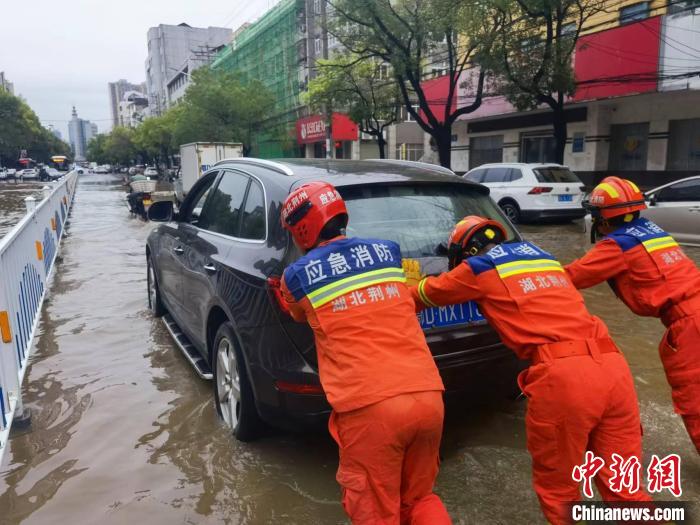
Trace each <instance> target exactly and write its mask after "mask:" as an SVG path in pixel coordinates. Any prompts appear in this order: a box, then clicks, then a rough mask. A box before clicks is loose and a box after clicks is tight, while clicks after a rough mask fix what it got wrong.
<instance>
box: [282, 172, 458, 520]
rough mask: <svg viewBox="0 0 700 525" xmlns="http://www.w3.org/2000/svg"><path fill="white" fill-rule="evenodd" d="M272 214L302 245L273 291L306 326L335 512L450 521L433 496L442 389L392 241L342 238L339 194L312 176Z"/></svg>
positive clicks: (342, 209)
mask: <svg viewBox="0 0 700 525" xmlns="http://www.w3.org/2000/svg"><path fill="white" fill-rule="evenodd" d="M281 218H282V225H283V226H284V227H285V228H286V229H287V230H289V231H290V232H291V233H292V236H293V238H294V242H295V243H296V244H297V246H298V247H299V248H301V249H302V250H303V251H304V252H305V255H304V256H302V257H301V258H300V259H299V260H297V261H296V262H294V263H293V264H291V265H290V266H288V267H287V269H286V270H285V272H284V277H283V279H282V293H283V295H284V298H285V300H286V301H287V303H288V305H289V308H290V311H291V313H292V316H293V317H294V319H295V320H297V321H306V322H308V323H309V325H310V326H311V328H312V329H313V331H314V336H315V339H316V351H317V354H318V368H319V375H320V379H321V384H322V386H323V389H324V391H325V393H326V396H327V398H328V401H329V403H330V405H331V407H332V408H333V412H332V414H331V418H330V421H329V430H330V433H331V435H332V436H333V438H334V439H335V441H336V442H337V443H338V446H339V448H340V464H339V467H338V472H337V476H336V478H337V480H338V483H339V484H340V486H341V487H342V492H343V498H342V499H343V507H344V508H345V511H346V513H347V514H348V515H349V516H350V518H351V519H352V522H353V523H361V524H394V523H396V524H398V523H402V524H403V523H406V524H408V523H411V524H430V525H435V524H437V525H440V524H444V523H451V521H450V517H449V515H448V514H447V511H446V509H445V507H444V505H443V504H442V502H441V501H440V498H438V496H437V495H435V494H434V493H433V484H434V482H435V478H436V476H437V473H438V461H439V455H438V454H439V447H440V439H441V436H442V420H443V410H444V408H443V401H442V392H443V390H444V387H443V385H442V380H441V379H440V375H439V373H438V370H437V367H436V366H435V362H434V361H433V358H432V356H431V354H430V350H429V349H428V345H427V343H426V341H425V337H424V335H423V332H422V330H421V328H420V325H419V323H418V319H417V318H416V314H415V307H414V303H413V299H412V298H411V294H410V292H409V290H408V288H407V287H406V285H405V281H406V278H405V276H404V272H403V270H402V268H401V251H400V249H399V246H398V245H397V244H396V243H394V242H392V241H385V240H379V239H359V238H352V239H350V238H346V237H345V236H344V231H345V227H346V225H347V222H348V214H347V209H346V207H345V203H344V202H343V199H342V198H341V197H340V195H339V194H338V192H337V191H336V190H335V188H334V187H333V186H331V185H330V184H327V183H323V182H312V183H310V184H305V185H304V186H302V187H300V188H298V189H297V190H295V191H293V192H292V193H291V194H290V195H289V196H288V197H287V199H286V200H285V203H284V205H283V208H282V217H281Z"/></svg>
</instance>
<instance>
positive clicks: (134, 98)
mask: <svg viewBox="0 0 700 525" xmlns="http://www.w3.org/2000/svg"><path fill="white" fill-rule="evenodd" d="M147 112H148V97H147V96H146V95H145V94H144V93H142V92H139V91H127V92H126V93H124V97H123V98H122V100H121V101H120V102H119V108H118V122H117V123H118V125H119V126H124V127H128V128H135V127H137V126H138V125H139V124H141V122H143V120H144V119H145V118H146V116H147Z"/></svg>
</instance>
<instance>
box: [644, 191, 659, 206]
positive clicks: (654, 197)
mask: <svg viewBox="0 0 700 525" xmlns="http://www.w3.org/2000/svg"><path fill="white" fill-rule="evenodd" d="M645 198H646V199H647V200H648V201H649V206H656V201H657V200H658V195H657V194H656V193H652V194H651V195H645Z"/></svg>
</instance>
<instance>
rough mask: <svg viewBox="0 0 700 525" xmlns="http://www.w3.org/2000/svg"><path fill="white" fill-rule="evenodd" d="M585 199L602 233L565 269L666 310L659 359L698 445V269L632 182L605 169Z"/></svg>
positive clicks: (633, 303) (585, 282)
mask: <svg viewBox="0 0 700 525" xmlns="http://www.w3.org/2000/svg"><path fill="white" fill-rule="evenodd" d="M584 205H585V206H586V207H587V208H589V209H590V211H591V215H592V218H593V226H592V231H591V241H592V242H594V241H595V236H596V235H600V236H602V239H601V240H600V241H598V242H597V243H596V245H595V246H594V247H593V248H592V249H591V250H590V251H589V252H588V253H587V254H586V255H584V256H583V257H582V258H580V259H578V260H576V261H574V262H572V263H571V264H569V265H567V266H566V267H565V269H566V271H567V273H568V274H569V277H570V278H571V280H572V282H573V283H574V285H575V286H576V287H577V288H589V287H591V286H594V285H596V284H598V283H601V282H603V281H608V283H610V286H611V287H612V289H613V291H614V292H615V294H616V295H617V296H618V297H619V298H620V299H622V301H623V302H624V303H625V304H626V305H627V306H628V307H629V308H630V310H632V311H633V312H634V313H636V314H637V315H643V316H649V317H659V318H661V321H662V322H663V324H664V325H665V326H666V333H665V334H664V337H663V339H662V340H661V344H660V346H659V355H660V356H661V362H662V363H663V365H664V370H665V371H666V378H667V379H668V382H669V384H670V385H671V392H672V396H673V403H674V406H675V409H676V412H678V413H679V414H680V415H681V416H682V417H683V421H684V422H685V426H686V429H687V430H688V434H689V435H690V438H691V439H692V440H693V443H694V444H695V447H696V448H697V450H698V453H700V271H698V268H697V266H695V263H693V261H692V260H690V259H689V258H688V256H687V255H686V254H685V253H683V250H682V249H681V248H680V247H679V246H678V243H676V241H674V240H673V237H671V236H670V235H669V234H668V233H666V232H665V231H663V230H662V229H661V228H660V227H659V226H658V225H656V224H654V223H653V222H651V221H650V220H648V219H644V218H641V217H640V216H639V212H640V211H641V210H643V209H645V208H646V204H645V202H644V196H643V195H642V193H641V192H640V191H639V188H637V186H636V185H635V184H634V183H633V182H631V181H629V180H625V179H620V178H618V177H607V178H606V179H604V180H603V181H602V182H601V183H600V184H599V185H598V186H596V187H595V189H594V190H593V192H592V193H591V196H590V199H589V200H588V202H587V203H585V204H584Z"/></svg>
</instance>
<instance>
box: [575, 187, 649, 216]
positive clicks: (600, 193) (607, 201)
mask: <svg viewBox="0 0 700 525" xmlns="http://www.w3.org/2000/svg"><path fill="white" fill-rule="evenodd" d="M584 206H585V207H586V208H587V209H589V210H590V211H591V216H592V217H593V218H594V219H598V218H603V219H612V218H613V217H618V216H620V215H627V214H628V213H634V212H635V211H639V210H643V209H645V208H646V207H647V205H646V203H645V202H644V195H643V194H642V192H641V191H639V188H637V185H636V184H635V183H634V182H632V181H631V180H627V179H621V178H619V177H605V178H604V179H603V181H602V182H601V183H600V184H598V185H597V186H596V187H595V188H594V189H593V191H592V192H591V194H590V196H589V197H588V200H587V201H586V202H584Z"/></svg>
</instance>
